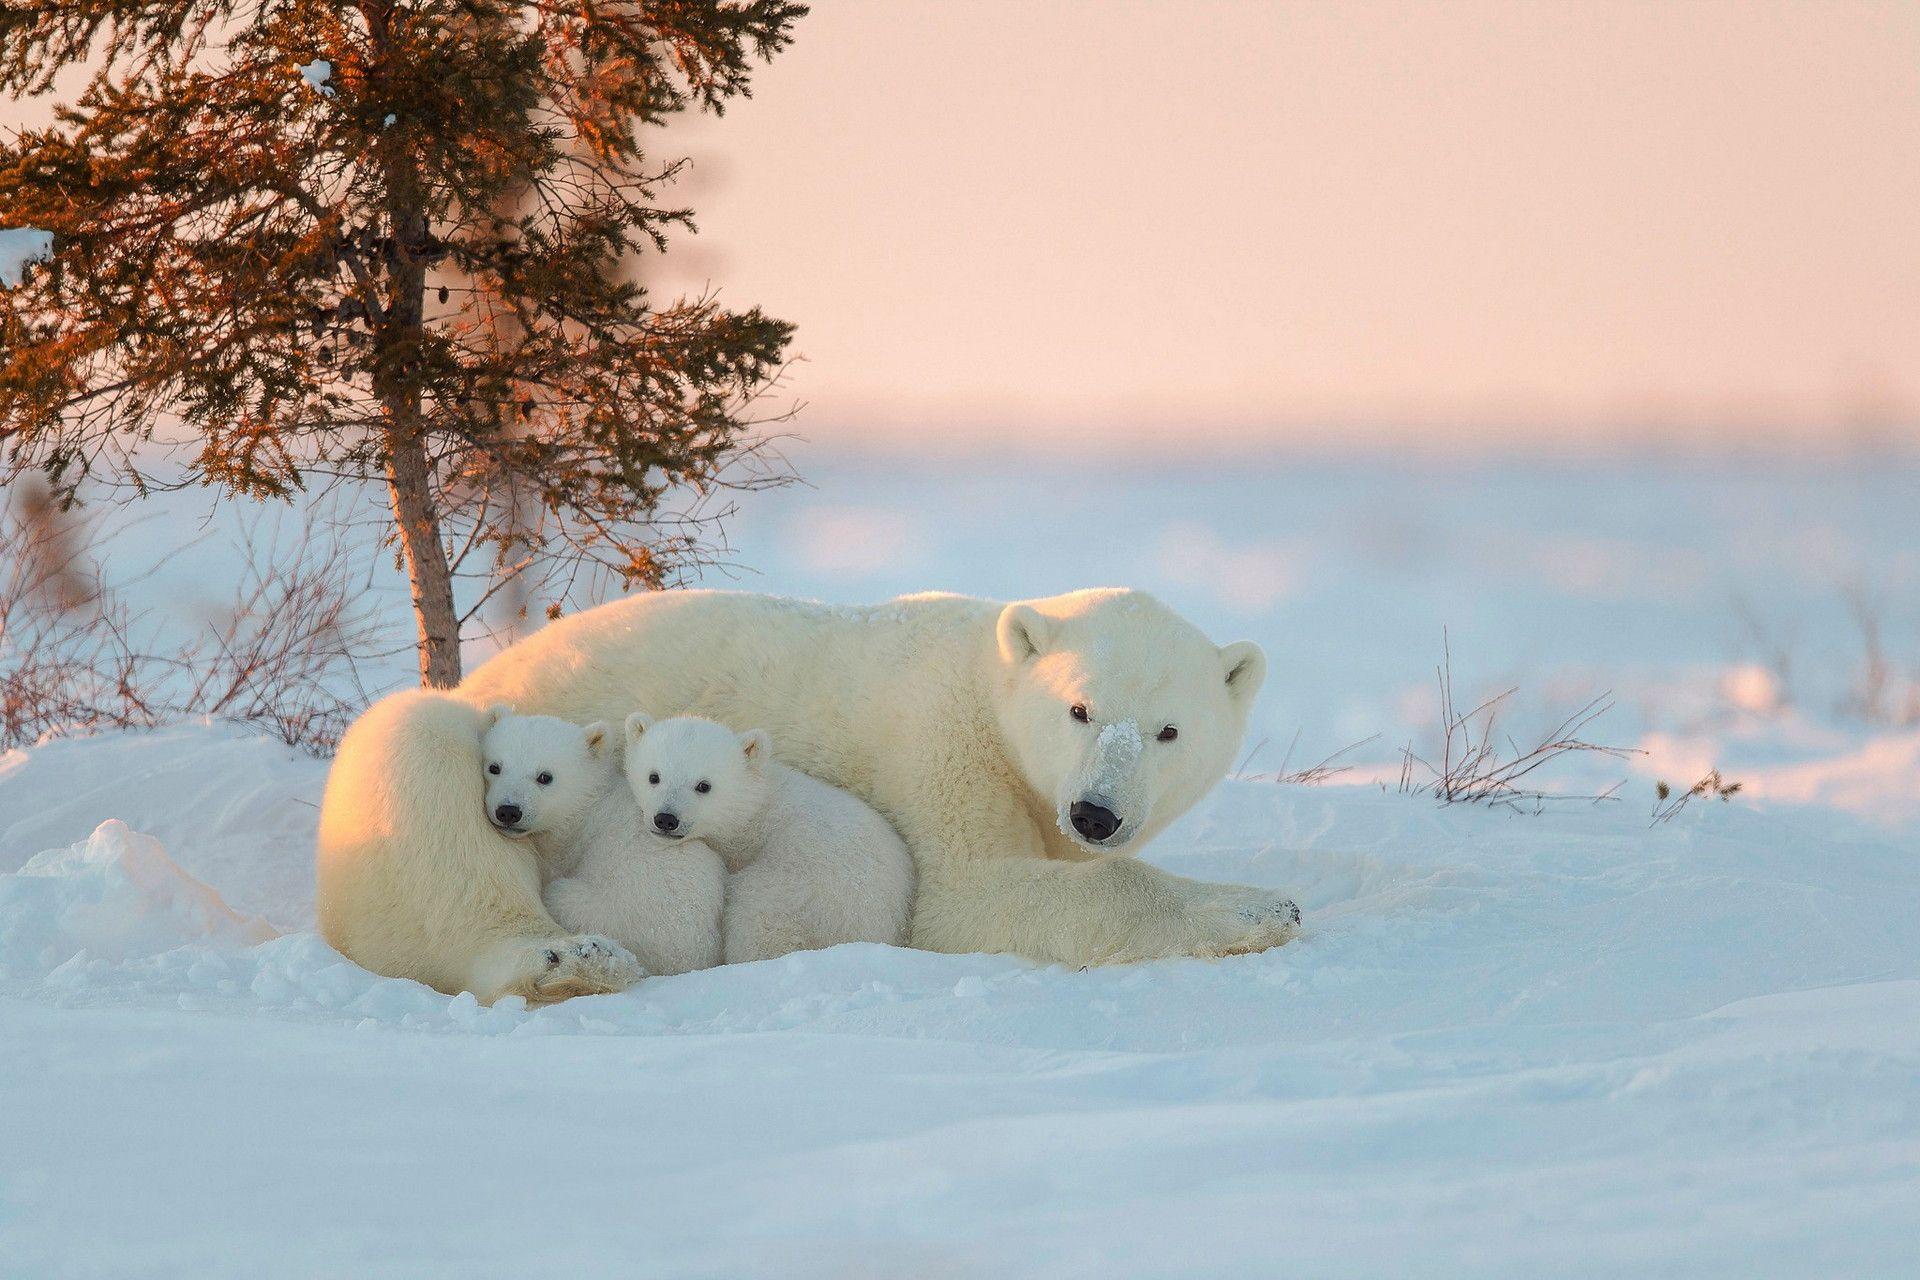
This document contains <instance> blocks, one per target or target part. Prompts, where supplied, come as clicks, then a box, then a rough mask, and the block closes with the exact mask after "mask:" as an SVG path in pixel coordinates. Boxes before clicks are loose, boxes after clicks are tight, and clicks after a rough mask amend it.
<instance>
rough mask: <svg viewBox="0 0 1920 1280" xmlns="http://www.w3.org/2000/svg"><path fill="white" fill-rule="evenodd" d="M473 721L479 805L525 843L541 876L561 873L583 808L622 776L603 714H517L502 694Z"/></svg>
mask: <svg viewBox="0 0 1920 1280" xmlns="http://www.w3.org/2000/svg"><path fill="white" fill-rule="evenodd" d="M480 727H481V737H480V759H481V761H482V762H483V765H482V767H483V768H484V770H485V772H484V773H483V774H482V775H481V782H482V784H483V786H484V788H485V792H484V799H483V800H482V802H481V811H482V812H483V813H484V814H486V817H487V821H488V822H491V823H492V824H493V829H494V830H495V831H498V832H499V833H500V834H501V835H503V836H505V837H507V839H509V840H528V841H530V842H531V843H532V845H533V847H534V849H535V850H536V851H537V852H538V854H539V857H540V869H541V872H542V878H543V879H550V878H552V877H553V876H557V875H565V874H566V873H567V871H568V870H570V869H571V867H572V865H573V861H574V857H575V855H576V854H577V852H578V849H579V845H580V836H581V828H582V826H583V825H584V824H585V823H586V820H587V815H588V814H589V813H591V812H592V811H593V809H594V807H595V806H596V805H598V804H600V803H602V802H603V801H604V800H605V799H606V798H607V796H608V794H609V793H610V792H612V791H613V790H614V789H615V788H616V787H617V786H619V785H621V783H622V781H623V780H622V778H621V776H620V764H619V758H618V754H617V753H616V752H615V751H614V749H613V741H612V730H611V729H610V728H609V727H608V725H607V723H606V721H604V720H596V721H595V722H594V723H592V724H590V725H587V726H586V727H585V728H582V727H581V726H579V725H577V724H574V723H573V722H572V721H570V720H562V719H560V718H559V717H558V716H523V715H518V714H516V713H515V712H514V710H513V708H512V707H509V706H508V705H506V704H505V703H504V702H497V703H495V704H494V705H493V706H491V707H489V708H488V709H487V711H486V714H485V715H484V716H483V717H482V719H481V726H480Z"/></svg>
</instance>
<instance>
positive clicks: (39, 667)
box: [0, 487, 382, 756]
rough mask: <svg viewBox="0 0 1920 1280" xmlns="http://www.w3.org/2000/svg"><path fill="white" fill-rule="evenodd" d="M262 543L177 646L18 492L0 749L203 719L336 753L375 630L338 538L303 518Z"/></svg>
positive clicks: (11, 533) (71, 534) (6, 528)
mask: <svg viewBox="0 0 1920 1280" xmlns="http://www.w3.org/2000/svg"><path fill="white" fill-rule="evenodd" d="M258 533H259V527H258V526H257V525H256V526H254V527H253V528H251V529H249V530H248V536H247V538H246V541H245V548H246V549H245V552H244V554H243V558H242V563H241V571H240V575H239V581H238V583H237V585H236V587H235V590H234V595H233V598H232V601H231V603H230V604H229V606H228V607H227V608H226V609H224V610H223V611H222V613H221V615H220V616H219V617H218V618H217V619H215V620H213V621H211V622H209V623H208V624H207V626H206V628H205V629H204V631H202V632H200V633H198V634H196V635H192V636H189V637H187V638H185V639H184V640H177V641H175V640H169V639H168V637H167V634H166V633H167V628H166V627H165V626H163V625H162V624H161V622H160V621H159V620H158V619H156V618H155V617H154V616H153V615H151V614H150V613H145V612H137V611H135V610H133V609H132V608H131V607H130V606H129V605H128V604H127V603H126V602H125V600H124V599H122V598H121V596H120V594H119V593H118V592H117V591H115V590H114V589H113V588H111V587H108V586H106V585H103V584H104V582H105V581H106V575H105V572H104V570H103V569H102V568H101V567H100V566H99V565H97V564H96V563H95V561H94V558H93V557H92V555H91V553H90V550H89V544H90V542H91V537H90V535H89V531H88V530H87V528H86V526H85V525H83V524H82V523H81V522H79V521H78V520H75V519H73V518H72V516H71V514H70V513H69V512H65V511H62V510H61V509H60V508H59V507H58V506H57V505H55V504H54V503H52V502H51V501H49V500H47V498H46V494H45V491H44V490H36V489H34V488H31V487H28V488H25V489H24V490H23V491H22V492H21V494H20V495H19V497H18V498H17V499H16V501H15V502H14V503H13V504H12V505H11V507H10V508H9V509H8V510H7V511H6V512H5V513H4V514H0V749H11V748H14V747H20V746H26V745H30V744H32V743H35V742H40V741H43V740H45V739H48V738H55V737H62V736H68V735H75V734H85V733H92V732H97V731H99V730H102V729H129V728H142V729H144V728H152V727H154V726H156V725H161V724H166V723H169V722H172V721H177V720H186V719H199V718H203V719H209V720H218V721H223V722H228V723H233V724H245V725H252V726H256V727H259V728H262V729H264V730H266V731H268V732H270V733H272V734H273V735H274V736H275V737H277V738H279V739H280V740H281V741H282V742H285V743H287V744H288V745H289V746H295V747H299V748H301V749H302V750H305V751H308V752H311V753H313V754H315V755H322V756H324V755H330V754H332V751H333V748H334V746H335V745H336V744H337V743H338V742H339V740H340V735H341V734H342V733H344V732H345V731H346V727H347V725H349V724H350V723H352V721H353V719H354V717H355V716H357V715H358V714H359V713H360V711H361V710H362V709H363V708H364V707H365V706H366V703H367V700H368V698H367V692H366V689H365V688H364V686H363V685H362V684H361V681H360V678H359V674H358V671H357V669H356V658H357V657H359V656H361V655H364V654H367V653H369V652H370V651H371V650H372V648H373V646H374V645H375V644H376V643H377V641H378V639H379V637H380V634H381V630H382V629H381V627H380V625H379V623H378V621H377V619H376V616H375V614H374V612H373V610H372V609H371V607H369V606H368V605H366V604H363V603H361V602H360V598H359V596H358V595H357V593H356V591H355V590H354V587H353V583H352V576H351V563H350V559H351V558H350V554H349V549H348V548H347V547H346V545H345V544H344V543H343V542H342V540H341V539H339V538H338V537H337V536H328V535H326V534H324V533H322V532H318V531H316V529H315V528H314V527H313V526H312V525H310V524H309V525H303V526H302V527H301V529H300V530H299V532H298V533H297V535H295V536H294V537H293V539H292V540H291V541H290V542H288V543H286V545H282V539H280V538H279V537H268V538H267V539H266V540H265V546H264V547H262V546H260V545H259V542H258V541H257V537H256V535H258Z"/></svg>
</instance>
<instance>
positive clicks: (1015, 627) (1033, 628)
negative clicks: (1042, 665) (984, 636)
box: [998, 604, 1052, 666]
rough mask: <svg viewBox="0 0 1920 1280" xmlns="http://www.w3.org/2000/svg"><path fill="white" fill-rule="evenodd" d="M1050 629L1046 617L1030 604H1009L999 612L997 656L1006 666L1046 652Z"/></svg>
mask: <svg viewBox="0 0 1920 1280" xmlns="http://www.w3.org/2000/svg"><path fill="white" fill-rule="evenodd" d="M1051 631H1052V628H1051V627H1050V626H1049V625H1048V624H1047V617H1046V615H1045V614H1043V613H1041V612H1040V611H1039V610H1038V609H1036V608H1034V607H1033V606H1032V605H1030V604H1010V605H1008V606H1007V607H1006V608H1004V609H1002V610H1001V611H1000V625H999V629H998V635H999V638H1000V658H1001V660H1002V661H1004V662H1005V663H1007V664H1008V665H1009V666H1018V665H1020V664H1021V663H1023V662H1025V661H1027V660H1028V659H1029V658H1037V657H1039V656H1040V655H1041V654H1043V653H1045V652H1046V651H1047V640H1048V637H1049V634H1050V633H1051Z"/></svg>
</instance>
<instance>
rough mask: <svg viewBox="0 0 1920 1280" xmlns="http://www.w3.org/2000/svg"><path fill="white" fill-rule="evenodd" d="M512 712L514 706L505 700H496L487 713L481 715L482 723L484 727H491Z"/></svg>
mask: <svg viewBox="0 0 1920 1280" xmlns="http://www.w3.org/2000/svg"><path fill="white" fill-rule="evenodd" d="M512 714H513V708H512V707H510V706H508V705H507V704H506V703H504V702H496V703H494V704H493V705H492V706H490V707H488V708H487V713H486V715H485V716H483V717H481V725H482V726H483V728H486V729H491V728H493V726H495V725H497V724H499V723H500V722H501V721H502V720H505V719H506V718H507V717H508V716H510V715H512Z"/></svg>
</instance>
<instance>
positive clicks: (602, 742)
mask: <svg viewBox="0 0 1920 1280" xmlns="http://www.w3.org/2000/svg"><path fill="white" fill-rule="evenodd" d="M612 732H613V726H611V725H609V724H608V723H607V722H606V721H605V720H595V721H594V722H593V723H592V724H590V725H588V726H587V754H588V755H590V756H598V755H599V754H600V753H601V752H602V751H604V750H605V749H606V746H607V735H608V734H610V733H612Z"/></svg>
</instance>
